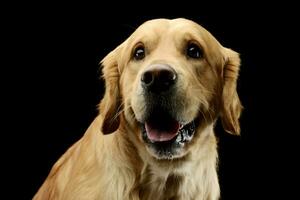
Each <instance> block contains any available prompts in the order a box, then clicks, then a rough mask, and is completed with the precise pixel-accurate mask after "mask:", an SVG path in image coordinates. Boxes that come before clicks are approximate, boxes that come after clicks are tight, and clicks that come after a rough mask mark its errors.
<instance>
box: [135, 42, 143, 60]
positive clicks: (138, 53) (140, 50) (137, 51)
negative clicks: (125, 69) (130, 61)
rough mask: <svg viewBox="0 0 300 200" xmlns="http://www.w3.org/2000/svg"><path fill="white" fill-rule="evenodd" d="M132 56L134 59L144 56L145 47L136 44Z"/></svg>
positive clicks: (140, 58)
mask: <svg viewBox="0 0 300 200" xmlns="http://www.w3.org/2000/svg"><path fill="white" fill-rule="evenodd" d="M133 57H134V59H135V60H142V59H144V58H145V47H144V46H142V45H141V46H138V47H137V48H136V49H135V50H134V53H133Z"/></svg>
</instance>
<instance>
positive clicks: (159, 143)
mask: <svg viewBox="0 0 300 200" xmlns="http://www.w3.org/2000/svg"><path fill="white" fill-rule="evenodd" d="M239 62H240V60H239V56H238V54H237V53H236V52H234V51H232V50H230V49H227V48H224V47H222V46H221V45H220V44H219V42H218V41H217V40H216V39H215V38H214V37H213V36H212V35H211V34H210V33H209V32H208V31H206V30H205V29H204V28H203V27H201V26H200V25H198V24H196V23H194V22H192V21H189V20H186V19H174V20H166V19H157V20H151V21H148V22H146V23H144V24H143V25H141V26H140V27H139V28H138V29H137V30H136V31H135V32H134V33H133V34H132V35H131V36H130V37H129V38H128V39H127V40H126V41H125V42H124V43H122V44H121V45H120V46H119V47H117V48H116V49H115V50H114V51H112V52H111V53H110V54H108V55H107V56H106V57H105V58H104V59H103V61H102V64H103V66H104V67H103V74H104V78H105V81H106V92H105V95H104V98H103V100H102V102H101V105H100V112H101V114H102V115H103V116H104V119H103V123H102V132H103V133H104V134H107V133H111V132H114V131H115V130H116V129H117V128H119V127H120V124H121V125H122V126H124V124H127V125H128V126H130V127H132V130H134V131H133V132H134V133H135V135H134V137H135V138H136V141H138V142H139V143H141V144H143V146H144V147H145V149H146V150H147V152H148V153H149V154H150V155H151V156H153V157H155V158H158V159H172V158H180V157H183V156H184V155H186V154H187V153H188V152H189V151H190V150H191V149H192V148H194V146H195V145H197V140H198V139H199V137H201V130H203V129H205V128H206V127H207V126H209V125H212V124H213V123H214V122H215V121H216V119H217V118H218V117H219V116H220V117H221V119H222V123H223V126H224V128H225V130H226V131H227V132H230V133H233V134H238V133H239V122H238V118H239V115H240V112H241V104H240V101H239V98H238V95H237V92H236V80H237V76H238V70H239ZM122 116H123V119H124V120H122V119H121V118H122Z"/></svg>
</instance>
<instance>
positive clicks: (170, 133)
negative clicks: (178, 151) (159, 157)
mask: <svg viewBox="0 0 300 200" xmlns="http://www.w3.org/2000/svg"><path fill="white" fill-rule="evenodd" d="M145 127H146V132H147V136H148V138H149V139H150V140H151V141H153V142H163V141H169V140H172V139H173V138H174V137H175V136H176V135H177V133H178V131H179V127H180V124H179V123H178V122H176V123H175V122H174V124H172V127H171V128H170V130H163V131H161V130H157V129H155V128H152V127H151V126H150V125H149V124H148V123H145Z"/></svg>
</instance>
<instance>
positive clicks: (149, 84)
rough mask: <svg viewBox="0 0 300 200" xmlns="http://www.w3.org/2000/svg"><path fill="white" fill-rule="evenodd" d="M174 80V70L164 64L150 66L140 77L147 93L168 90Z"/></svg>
mask: <svg viewBox="0 0 300 200" xmlns="http://www.w3.org/2000/svg"><path fill="white" fill-rule="evenodd" d="M176 80H177V74H176V72H175V70H174V69H173V68H172V67H170V66H169V65H166V64H155V65H151V66H150V67H149V68H147V70H146V71H144V73H143V74H142V77H141V81H142V85H143V87H144V88H145V89H146V90H147V91H150V92H156V93H159V92H164V91H167V90H169V89H170V88H171V87H172V85H174V83H175V82H176Z"/></svg>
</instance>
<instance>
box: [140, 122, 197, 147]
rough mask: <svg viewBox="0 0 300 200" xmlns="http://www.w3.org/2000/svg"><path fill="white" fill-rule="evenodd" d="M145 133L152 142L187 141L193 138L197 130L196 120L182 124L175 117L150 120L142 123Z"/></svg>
mask: <svg viewBox="0 0 300 200" xmlns="http://www.w3.org/2000/svg"><path fill="white" fill-rule="evenodd" d="M142 130H143V135H145V136H146V137H147V139H148V140H149V141H150V142H151V143H166V142H173V141H174V140H175V141H176V142H180V143H185V142H188V141H190V140H191V139H192V137H193V135H194V132H195V122H194V121H192V122H190V123H188V124H185V125H184V124H181V123H179V122H178V121H176V120H174V119H168V120H159V119H155V120H149V121H146V122H145V123H144V124H142Z"/></svg>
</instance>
